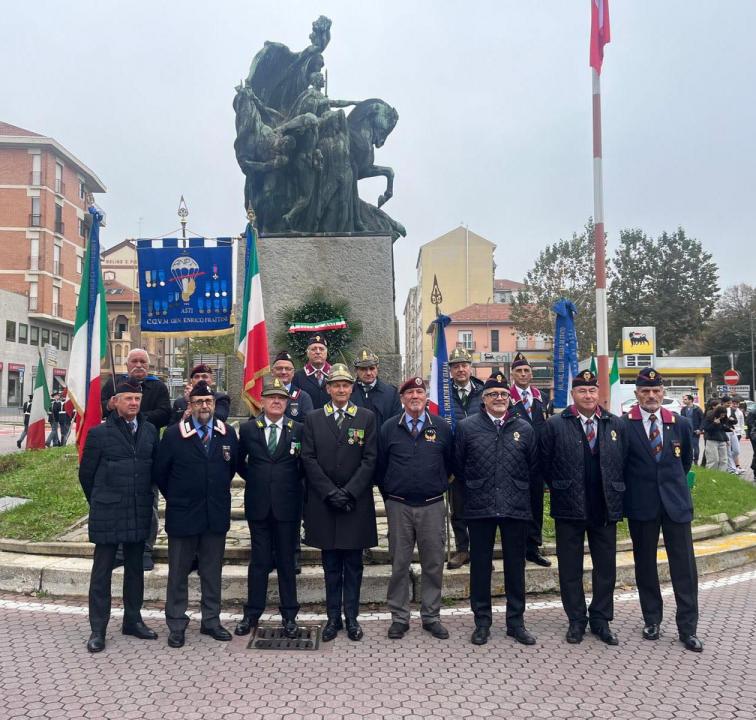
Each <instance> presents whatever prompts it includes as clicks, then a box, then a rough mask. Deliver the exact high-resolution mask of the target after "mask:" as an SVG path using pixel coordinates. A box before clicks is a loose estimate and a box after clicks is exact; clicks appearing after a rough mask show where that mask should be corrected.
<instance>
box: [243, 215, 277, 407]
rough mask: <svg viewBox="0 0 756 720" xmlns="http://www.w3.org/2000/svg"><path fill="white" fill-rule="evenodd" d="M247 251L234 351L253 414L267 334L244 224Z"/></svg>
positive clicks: (266, 365) (250, 232) (252, 244)
mask: <svg viewBox="0 0 756 720" xmlns="http://www.w3.org/2000/svg"><path fill="white" fill-rule="evenodd" d="M246 235H247V253H246V258H245V266H246V272H245V273H244V301H243V306H242V320H241V325H240V330H239V347H238V348H237V351H236V354H237V355H238V356H239V359H240V360H241V361H242V362H243V363H244V369H243V371H242V397H243V398H244V400H245V402H246V403H247V405H249V407H250V408H251V409H252V411H253V412H254V413H257V412H259V410H260V407H261V403H260V400H261V397H262V376H263V375H265V374H266V373H268V372H270V361H269V359H268V333H267V330H266V328H265V313H264V312H263V299H262V286H261V285H260V266H259V263H258V260H257V242H256V233H255V230H254V228H253V227H252V224H251V223H248V224H247V233H246Z"/></svg>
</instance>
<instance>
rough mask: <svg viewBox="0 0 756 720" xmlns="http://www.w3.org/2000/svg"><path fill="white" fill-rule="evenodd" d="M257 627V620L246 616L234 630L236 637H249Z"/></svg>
mask: <svg viewBox="0 0 756 720" xmlns="http://www.w3.org/2000/svg"><path fill="white" fill-rule="evenodd" d="M256 627H257V620H256V619H255V618H253V617H250V616H249V615H245V616H244V617H243V618H242V619H241V620H239V622H238V623H236V627H235V628H234V635H249V634H250V633H251V632H252V631H253V630H254V629H255V628H256Z"/></svg>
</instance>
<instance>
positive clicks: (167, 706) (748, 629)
mask: <svg viewBox="0 0 756 720" xmlns="http://www.w3.org/2000/svg"><path fill="white" fill-rule="evenodd" d="M665 590H666V592H665V604H666V611H667V612H666V614H667V618H668V619H667V620H666V622H665V625H664V627H663V631H664V634H663V635H662V638H661V640H659V641H658V642H648V641H644V640H642V639H641V638H640V629H641V620H640V612H639V608H638V603H637V600H636V599H635V596H634V594H632V593H621V594H620V595H619V596H618V602H617V605H616V615H617V617H616V620H615V622H614V623H613V627H614V628H615V630H617V632H618V633H619V636H620V645H619V647H616V648H610V647H607V646H605V645H603V644H601V643H600V642H599V641H598V640H597V639H596V638H594V637H592V636H586V639H585V640H584V642H583V643H582V645H578V646H571V645H567V644H566V643H565V642H564V639H563V634H564V631H565V629H566V627H565V626H566V623H565V619H564V616H563V613H562V610H561V608H560V607H559V603H558V601H557V599H556V598H555V597H554V596H542V597H534V598H532V599H530V598H529V600H531V603H530V609H529V611H528V612H527V613H526V622H527V624H528V627H529V628H530V629H531V630H532V631H533V632H534V633H536V634H537V635H538V644H537V645H536V646H534V647H523V646H519V645H516V644H515V643H514V642H513V641H512V639H511V638H508V637H506V636H505V634H504V627H503V615H502V614H501V612H497V613H496V615H495V618H494V631H493V634H492V637H491V641H490V642H489V644H488V645H485V646H482V647H474V646H473V645H471V644H470V643H469V642H468V640H469V634H470V631H471V627H472V618H471V617H470V615H469V613H468V612H466V611H465V610H464V609H463V608H460V609H446V610H445V611H444V618H443V619H444V623H445V624H446V625H447V626H448V628H449V630H450V632H451V639H450V640H447V641H441V640H435V639H434V638H432V637H430V635H428V633H425V632H423V631H422V630H421V629H420V626H419V622H418V621H417V620H416V619H413V622H412V629H411V631H410V632H409V633H408V635H407V636H406V637H405V638H404V639H403V640H400V641H391V640H388V639H387V638H386V634H385V633H386V629H387V625H388V623H387V622H386V621H385V620H379V619H373V618H376V616H375V615H365V616H363V617H364V620H363V627H364V629H365V639H364V640H363V641H362V642H359V643H353V642H350V641H349V640H348V639H347V638H346V637H345V636H344V635H343V633H342V634H340V636H339V637H338V638H337V640H336V641H335V642H334V643H331V644H330V645H327V646H326V649H325V650H323V651H322V652H314V653H296V652H289V653H286V652H278V653H274V652H270V653H262V652H250V651H247V650H245V643H246V641H245V639H240V638H235V639H234V641H233V642H231V643H219V642H215V641H213V640H212V639H210V638H208V637H206V636H200V635H199V633H198V630H199V628H198V623H197V622H196V621H195V622H192V624H191V625H190V627H189V630H188V632H187V644H186V646H185V647H184V648H182V649H180V650H172V649H170V648H168V647H167V646H166V644H165V639H166V635H167V633H166V630H165V626H164V625H163V624H162V622H160V620H159V619H158V617H159V613H158V612H157V611H153V612H148V613H146V615H148V616H149V620H148V622H149V623H150V624H151V625H152V627H154V628H155V629H157V630H158V631H159V632H160V638H159V639H158V640H157V641H140V640H136V639H135V638H132V637H125V636H123V635H121V634H120V633H119V620H118V619H117V618H113V620H112V622H111V625H110V629H109V633H108V647H107V649H106V650H105V652H103V653H101V654H99V655H90V654H88V653H87V651H86V649H85V647H84V643H85V641H86V639H87V637H88V634H89V629H88V623H87V619H86V611H85V609H84V608H81V607H77V604H76V603H75V602H72V601H70V600H69V601H64V602H60V603H58V602H57V601H55V600H50V599H48V598H40V599H34V598H28V597H23V596H11V595H1V596H0V613H1V615H0V616H1V617H2V628H3V633H2V640H3V642H2V643H1V644H0V718H1V719H2V720H5V719H6V718H8V719H10V718H13V719H15V718H34V717H45V718H56V717H59V718H66V719H71V720H73V719H75V718H118V719H121V718H123V719H124V720H130V719H131V718H133V719H134V720H163V719H165V720H174V719H175V720H201V719H203V718H208V719H209V718H224V720H241V719H242V718H270V719H271V720H274V719H276V718H284V717H285V718H288V719H289V720H326V719H327V720H331V719H332V718H338V719H339V720H341V718H344V719H346V720H358V719H359V720H364V719H367V720H395V719H398V718H404V719H405V720H407V719H409V720H412V719H414V718H476V717H481V718H485V717H492V718H568V719H573V718H639V719H646V718H648V719H654V720H656V719H659V720H663V719H666V718H670V719H673V720H674V719H676V718H681V719H682V718H695V719H696V720H699V719H700V720H704V719H706V718H723V719H724V718H748V719H749V720H753V718H754V716H755V715H756V683H755V682H754V677H756V653H754V652H753V650H752V648H753V646H754V643H755V642H756V602H754V600H753V598H754V597H755V596H756V565H751V566H749V567H746V568H740V569H738V570H737V571H730V572H726V573H720V574H719V575H716V576H707V577H706V578H705V581H703V582H702V584H701V595H700V603H701V623H700V626H699V634H700V636H701V638H702V639H703V640H704V643H705V649H704V652H703V654H694V653H691V652H688V651H686V650H684V649H683V647H682V645H680V644H679V643H678V642H677V640H676V635H675V633H674V622H673V621H672V617H673V615H674V601H673V598H672V597H671V596H670V595H669V588H665Z"/></svg>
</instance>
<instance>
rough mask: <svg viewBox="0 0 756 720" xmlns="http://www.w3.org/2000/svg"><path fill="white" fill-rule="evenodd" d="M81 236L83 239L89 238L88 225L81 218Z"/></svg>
mask: <svg viewBox="0 0 756 720" xmlns="http://www.w3.org/2000/svg"><path fill="white" fill-rule="evenodd" d="M79 235H80V236H81V237H86V236H87V224H86V222H84V220H82V219H81V218H79Z"/></svg>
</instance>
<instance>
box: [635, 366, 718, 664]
mask: <svg viewBox="0 0 756 720" xmlns="http://www.w3.org/2000/svg"><path fill="white" fill-rule="evenodd" d="M635 396H636V398H637V399H638V405H633V407H632V408H631V409H630V412H629V413H628V414H627V415H626V416H625V417H624V418H623V423H624V425H625V443H626V445H627V451H626V459H625V472H624V475H625V486H626V491H625V515H626V516H627V519H628V525H629V527H630V537H631V538H632V540H633V557H634V559H635V579H636V584H637V586H638V594H639V596H640V604H641V610H642V611H643V621H644V623H645V627H644V628H643V637H644V638H645V639H646V640H658V639H659V626H660V625H661V621H662V609H663V606H662V595H661V590H660V589H659V573H658V570H657V567H656V548H657V545H658V542H659V529H660V528H661V529H662V530H663V531H664V547H665V548H666V550H667V557H668V559H669V573H670V576H671V578H672V589H673V590H674V593H675V601H676V603H677V616H676V619H677V631H678V635H679V637H680V641H681V642H682V643H683V645H685V647H686V648H687V649H688V650H692V651H694V652H701V651H702V650H703V643H702V642H701V641H700V640H699V639H698V637H696V628H697V625H698V572H697V570H696V558H695V555H694V554H693V537H692V535H691V530H690V523H691V520H693V500H692V498H691V495H690V489H689V488H688V471H689V470H690V466H691V464H692V463H693V435H692V432H691V428H690V423H689V422H688V421H687V420H686V419H685V418H683V417H680V416H679V415H677V413H672V412H669V411H668V410H666V409H665V408H663V407H662V400H663V398H664V385H663V384H662V376H661V374H660V373H658V372H657V371H656V370H654V369H653V368H644V369H643V370H641V372H640V373H638V377H637V378H636V381H635Z"/></svg>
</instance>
